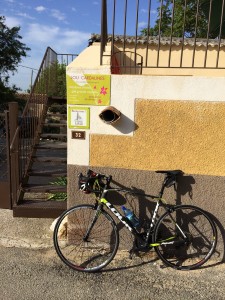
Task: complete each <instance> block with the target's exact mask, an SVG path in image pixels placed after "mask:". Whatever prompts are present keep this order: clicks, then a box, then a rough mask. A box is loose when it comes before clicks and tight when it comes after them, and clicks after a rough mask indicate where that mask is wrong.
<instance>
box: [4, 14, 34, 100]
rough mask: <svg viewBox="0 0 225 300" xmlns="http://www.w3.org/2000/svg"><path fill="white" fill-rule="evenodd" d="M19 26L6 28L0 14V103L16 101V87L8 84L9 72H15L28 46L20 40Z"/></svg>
mask: <svg viewBox="0 0 225 300" xmlns="http://www.w3.org/2000/svg"><path fill="white" fill-rule="evenodd" d="M19 31H20V27H12V28H8V27H7V26H6V25H5V17H3V16H0V103H1V104H2V103H7V102H10V101H17V97H16V93H17V92H18V90H19V89H18V88H17V87H16V86H15V85H13V86H12V87H9V86H8V80H9V72H15V71H16V69H17V67H18V64H19V63H20V62H21V59H22V57H26V56H27V54H26V52H27V51H28V50H30V48H28V47H26V45H25V44H24V43H22V42H21V41H20V40H21V39H22V37H21V36H20V35H19Z"/></svg>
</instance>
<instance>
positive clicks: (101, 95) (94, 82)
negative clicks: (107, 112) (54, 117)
mask: <svg viewBox="0 0 225 300" xmlns="http://www.w3.org/2000/svg"><path fill="white" fill-rule="evenodd" d="M66 79H67V102H68V104H76V105H77V104H81V105H104V106H107V105H109V104H110V80H111V76H110V75H104V74H75V73H67V74H66Z"/></svg>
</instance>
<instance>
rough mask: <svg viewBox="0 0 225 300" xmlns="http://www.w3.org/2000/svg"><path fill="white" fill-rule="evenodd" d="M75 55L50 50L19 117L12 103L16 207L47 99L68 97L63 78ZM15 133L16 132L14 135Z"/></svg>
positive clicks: (14, 197)
mask: <svg viewBox="0 0 225 300" xmlns="http://www.w3.org/2000/svg"><path fill="white" fill-rule="evenodd" d="M76 56H77V55H76V54H57V53H56V52H55V51H54V50H52V49H51V48H50V47H48V48H47V49H46V52H45V55H44V57H43V60H42V63H41V65H40V68H39V71H38V74H37V77H36V79H35V82H34V85H33V86H32V87H31V93H30V97H29V100H28V101H27V103H26V106H25V108H24V111H23V113H22V115H21V116H19V115H18V107H16V106H15V105H13V104H12V103H11V106H10V107H9V126H10V132H11V139H10V140H11V144H10V153H11V158H10V159H11V165H12V166H13V170H12V171H13V172H11V173H12V180H13V185H12V189H13V190H12V195H13V197H12V198H13V203H14V204H15V203H17V202H18V201H19V197H20V188H21V184H22V182H23V183H24V182H25V181H26V178H27V171H28V169H29V167H30V163H31V158H32V154H33V151H34V146H35V144H36V143H37V142H38V140H39V135H40V133H41V131H42V126H43V121H44V118H45V115H46V112H47V108H48V98H49V97H52V96H59V97H62V98H66V94H65V93H66V80H65V78H64V79H62V76H66V73H65V67H66V65H68V64H69V63H70V62H71V61H72V60H73V59H74V58H75V57H76ZM60 84H61V85H62V84H64V85H65V87H64V88H62V86H61V85H60ZM60 93H61V94H60ZM14 104H15V103H14ZM14 120H16V125H15V121H14ZM11 128H12V129H11ZM12 132H14V135H13V136H12Z"/></svg>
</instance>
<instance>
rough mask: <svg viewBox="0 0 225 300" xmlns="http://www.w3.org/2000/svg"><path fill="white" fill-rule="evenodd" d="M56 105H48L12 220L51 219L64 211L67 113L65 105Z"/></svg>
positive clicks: (60, 103)
mask: <svg viewBox="0 0 225 300" xmlns="http://www.w3.org/2000/svg"><path fill="white" fill-rule="evenodd" d="M58 102H59V103H56V104H55V103H54V104H51V103H50V104H49V108H48V111H47V114H46V118H45V120H44V123H43V127H42V132H41V134H40V137H39V143H37V144H36V145H35V147H34V152H33V154H32V157H31V163H30V168H29V169H28V172H27V180H26V183H24V184H23V185H22V191H23V193H22V194H23V199H22V201H21V202H20V205H19V206H18V207H17V208H15V209H14V216H15V217H19V216H23V217H24V216H26V215H27V216H29V217H43V218H46V217H51V218H52V217H57V216H59V215H60V214H61V213H62V212H63V211H64V210H65V209H66V198H67V197H66V193H67V186H66V178H67V120H66V117H67V114H66V104H65V102H64V103H62V102H60V101H58ZM53 108H54V109H53ZM61 110H64V111H63V113H62V112H60V111H61Z"/></svg>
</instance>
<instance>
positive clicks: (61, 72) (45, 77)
mask: <svg viewBox="0 0 225 300" xmlns="http://www.w3.org/2000/svg"><path fill="white" fill-rule="evenodd" d="M35 92H36V93H47V95H48V96H49V97H52V96H57V97H61V98H66V64H59V63H58V62H57V61H55V62H53V63H51V64H50V65H49V66H48V67H47V68H45V69H44V70H43V71H42V73H41V75H40V79H39V82H38V85H37V87H36V89H35Z"/></svg>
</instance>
